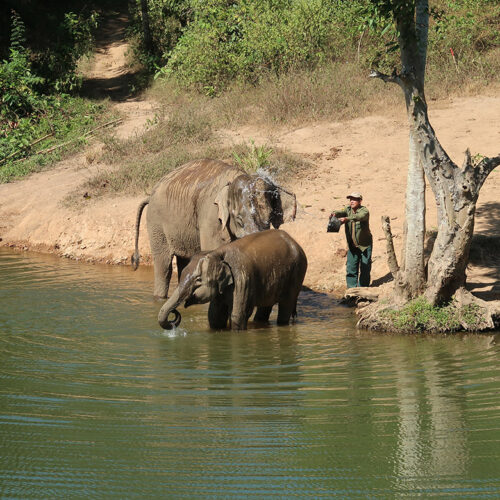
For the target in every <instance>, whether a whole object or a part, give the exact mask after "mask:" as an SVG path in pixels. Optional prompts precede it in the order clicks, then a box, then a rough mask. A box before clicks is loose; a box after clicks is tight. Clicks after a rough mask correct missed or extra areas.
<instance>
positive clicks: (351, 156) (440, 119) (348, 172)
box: [0, 29, 500, 298]
mask: <svg viewBox="0 0 500 500" xmlns="http://www.w3.org/2000/svg"><path fill="white" fill-rule="evenodd" d="M109 33H110V37H111V38H110V39H109V40H108V41H107V42H106V40H103V41H101V45H100V47H99V50H98V53H97V55H96V58H95V61H94V66H93V67H92V68H91V70H90V73H89V82H87V90H88V92H89V93H90V94H91V93H92V92H98V91H102V89H103V88H105V87H103V86H104V85H108V87H107V92H108V95H111V96H112V99H114V100H115V101H116V103H115V106H117V107H119V109H120V110H121V111H122V112H123V113H124V115H125V116H126V118H125V120H124V123H123V125H122V126H121V127H120V128H118V129H117V130H116V133H117V135H118V136H119V137H127V136H129V135H130V134H135V133H138V131H140V130H141V129H142V128H143V127H144V124H145V123H146V120H147V119H148V118H150V117H152V115H153V113H154V104H153V103H150V102H145V101H141V100H140V99H128V98H126V95H127V92H125V90H124V87H123V86H124V85H126V84H127V82H128V78H129V77H128V71H129V70H128V68H127V66H126V63H125V58H124V53H125V50H126V45H125V44H124V42H123V41H121V38H120V37H119V36H118V37H117V36H116V30H115V31H113V29H110V31H109ZM99 82H100V84H99ZM120 85H121V86H120ZM99 89H101V90H99ZM394 91H395V92H397V91H398V89H397V88H395V89H394ZM402 106H403V105H402ZM499 109H500V91H498V89H497V90H496V91H491V92H490V94H489V95H483V96H478V97H469V98H460V99H450V100H448V101H444V102H431V105H430V119H431V122H432V124H433V126H434V128H435V130H436V132H437V134H438V137H439V139H440V140H441V142H442V144H443V146H444V147H445V149H446V150H447V151H448V153H449V154H450V156H451V157H452V158H453V159H454V160H455V161H456V162H457V163H459V164H461V162H462V158H463V152H464V151H465V149H466V148H467V147H469V148H470V149H471V152H472V154H476V153H481V154H484V155H486V156H495V155H497V154H498V153H499V143H500V119H499V114H498V110H499ZM276 137H277V139H276ZM225 138H226V140H227V141H235V142H240V141H242V140H250V139H253V140H255V141H256V143H259V142H261V141H266V142H267V143H269V142H270V138H269V137H267V136H266V134H265V133H263V132H262V131H261V130H256V129H252V128H248V127H247V128H244V129H242V130H238V131H226V133H225ZM273 138H274V139H273V140H274V142H275V144H276V145H279V146H281V147H283V148H286V149H289V150H291V151H294V152H296V153H298V154H302V155H304V156H306V157H307V158H308V159H309V160H310V161H312V162H313V164H314V165H315V168H314V169H313V170H311V171H310V172H306V173H303V174H302V175H301V176H300V178H296V179H294V180H291V181H290V183H289V185H288V187H290V188H292V189H293V190H294V191H295V193H296V194H297V199H298V201H299V204H300V209H299V212H298V217H297V220H296V221H295V222H293V223H289V224H286V225H285V226H283V229H285V230H287V231H288V232H290V234H292V236H293V237H295V238H296V239H297V241H298V242H299V243H300V244H301V245H302V246H303V247H304V249H305V252H306V254H307V256H308V260H309V269H308V273H307V275H306V280H305V285H307V286H309V287H311V288H313V289H316V290H324V291H330V292H331V291H336V292H340V291H341V290H342V288H343V287H344V263H345V259H344V257H343V256H344V251H345V237H344V235H343V232H341V233H339V234H331V233H326V224H327V219H328V214H329V213H330V211H331V210H332V209H335V208H340V207H341V206H343V204H344V202H345V196H346V194H347V193H348V192H350V191H352V190H358V191H361V192H362V194H363V196H364V203H365V204H366V205H367V206H368V208H369V209H370V212H371V226H372V231H373V233H374V263H373V273H372V279H373V280H374V281H375V283H378V282H380V281H383V280H384V279H385V278H386V277H387V273H388V268H387V265H386V258H385V243H384V241H383V233H382V230H381V228H380V217H381V216H382V215H385V214H388V215H390V216H391V219H392V227H393V232H394V234H395V237H396V239H395V242H396V245H399V244H400V242H401V234H402V229H403V223H404V191H405V185H406V165H407V162H408V152H407V151H408V131H407V126H406V118H405V113H404V109H403V107H401V109H400V110H394V112H393V113H388V114H387V116H370V117H366V118H361V119H357V120H353V121H350V122H345V123H336V122H322V123H315V124H313V125H309V126H307V127H303V128H299V129H296V130H281V131H279V132H277V131H273ZM93 147H98V145H94V146H93ZM90 156H91V155H88V154H86V153H82V154H78V155H76V156H75V157H73V158H71V159H69V160H66V161H63V162H61V163H60V164H59V165H58V166H57V168H55V169H53V170H50V171H46V172H42V173H39V174H35V175H32V176H31V177H29V178H28V179H25V180H22V181H19V182H16V183H12V184H5V185H0V238H1V239H2V241H1V243H0V244H3V245H9V246H13V247H18V248H21V249H24V250H38V251H49V252H57V253H59V254H60V255H62V256H66V257H69V258H74V259H78V260H85V261H89V262H95V261H100V262H107V263H115V264H116V263H126V262H128V261H129V258H130V255H131V253H132V251H133V237H134V221H135V215H136V209H137V205H138V204H139V202H140V201H141V199H142V197H119V198H107V199H102V200H93V199H90V200H84V199H83V194H84V191H83V190H81V195H82V202H81V203H80V204H79V206H80V208H66V207H65V206H64V205H63V203H62V201H63V199H64V198H65V197H66V196H67V195H68V194H69V193H70V192H73V191H74V190H75V189H78V187H79V186H80V185H81V183H82V182H83V181H84V180H85V179H86V178H88V177H89V176H91V175H93V174H94V172H96V171H97V170H98V169H102V168H107V167H106V166H105V165H102V164H101V165H95V164H94V163H89V162H88V158H90ZM499 192H500V171H497V172H493V173H492V174H491V175H490V177H489V179H488V180H487V181H486V184H485V185H484V187H483V189H482V191H481V195H480V199H479V203H478V215H477V223H476V233H479V234H487V235H496V236H500V223H499V222H498V221H499V217H498V216H499V215H500V201H499V199H498V195H499ZM428 200H429V203H428V205H429V207H428V213H427V224H428V227H429V228H432V227H435V226H436V210H435V206H434V201H433V200H434V198H433V196H432V193H430V192H429V195H428ZM140 249H141V254H142V255H143V256H145V257H146V259H145V260H146V261H147V260H148V259H147V257H148V255H149V244H148V241H147V237H146V227H145V222H144V223H143V226H142V230H141V239H140ZM397 250H398V249H397ZM143 262H144V260H143ZM497 265H498V262H497V263H496V264H495V262H493V263H492V264H491V265H489V266H486V267H472V268H471V270H470V271H469V281H470V282H472V283H473V287H476V288H477V289H478V290H479V291H482V292H484V291H489V292H491V291H494V292H498V291H499V281H500V279H499V274H498V267H496V266H497ZM497 295H498V294H497ZM497 298H500V297H497Z"/></svg>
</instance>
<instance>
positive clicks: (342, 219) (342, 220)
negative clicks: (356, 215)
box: [339, 217, 347, 224]
mask: <svg viewBox="0 0 500 500" xmlns="http://www.w3.org/2000/svg"><path fill="white" fill-rule="evenodd" d="M339 221H340V222H342V224H345V223H346V222H347V217H341V218H340V219H339Z"/></svg>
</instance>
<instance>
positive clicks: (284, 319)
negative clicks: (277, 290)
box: [278, 290, 300, 325]
mask: <svg viewBox="0 0 500 500" xmlns="http://www.w3.org/2000/svg"><path fill="white" fill-rule="evenodd" d="M299 292H300V290H298V291H297V292H295V291H293V292H290V293H288V294H287V296H285V297H282V299H281V300H280V301H279V303H278V325H288V324H289V323H290V317H291V316H292V314H293V315H295V314H296V309H297V299H298V297H299Z"/></svg>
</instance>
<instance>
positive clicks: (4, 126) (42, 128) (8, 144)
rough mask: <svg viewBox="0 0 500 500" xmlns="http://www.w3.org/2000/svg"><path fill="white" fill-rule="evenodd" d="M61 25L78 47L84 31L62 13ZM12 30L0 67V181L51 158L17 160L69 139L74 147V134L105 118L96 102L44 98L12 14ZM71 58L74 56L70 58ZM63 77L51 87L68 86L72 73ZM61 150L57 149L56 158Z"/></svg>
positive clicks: (18, 21) (21, 29)
mask: <svg viewBox="0 0 500 500" xmlns="http://www.w3.org/2000/svg"><path fill="white" fill-rule="evenodd" d="M65 22H66V23H67V26H68V30H69V31H70V32H72V33H73V34H74V35H75V38H74V39H73V42H75V44H76V45H78V43H77V41H78V38H85V37H86V36H87V35H88V32H87V31H86V30H85V29H83V30H81V24H80V23H79V21H78V19H77V18H76V17H75V16H72V15H66V16H65ZM11 26H12V33H11V46H10V50H9V52H10V55H9V59H8V60H7V61H3V62H2V63H0V182H7V181H9V180H12V179H14V178H16V177H20V176H22V175H25V174H27V173H29V172H32V171H35V170H38V169H39V168H40V167H42V166H43V165H44V164H46V163H47V162H49V161H50V160H51V159H53V157H54V156H55V155H54V154H53V155H44V156H37V157H35V158H33V159H32V160H30V161H23V162H22V163H21V162H19V160H20V159H24V158H26V157H27V156H30V155H31V154H34V153H36V152H38V151H40V150H43V149H44V148H48V147H49V146H51V145H54V144H55V143H57V142H64V141H67V140H68V139H71V140H72V147H74V145H75V144H76V143H78V141H77V140H75V139H76V137H78V135H81V134H84V133H85V131H87V130H88V128H89V127H91V126H93V125H94V124H95V123H96V122H97V121H98V120H99V119H103V118H104V115H102V106H101V105H99V104H95V103H91V102H85V101H84V100H83V99H79V98H74V97H70V96H69V95H66V94H52V95H47V94H43V93H42V92H41V88H42V87H43V85H44V83H45V79H44V78H42V77H41V76H39V75H37V74H36V73H35V72H34V70H33V62H32V59H33V57H32V54H31V53H30V52H29V50H28V49H27V48H26V45H25V44H26V36H25V26H24V23H23V21H22V20H21V18H20V16H19V15H18V14H17V13H15V12H13V14H12V22H11ZM87 43H88V42H86V41H81V43H80V49H78V50H80V51H83V50H87V48H86V47H87V45H86V44H87ZM61 50H62V49H61ZM74 57H76V56H75V55H74V54H73V55H72V56H71V58H74ZM73 63H74V61H73V62H71V63H68V64H69V65H67V66H66V70H68V68H70V67H71V68H73ZM62 74H64V75H65V76H64V78H63V79H59V80H55V82H56V83H55V87H56V88H63V87H71V86H72V83H71V82H72V81H73V79H74V78H73V76H72V75H73V73H72V72H71V71H66V72H63V73H62ZM99 114H101V117H98V115H99ZM75 136H76V137H75ZM67 149H69V148H68V147H67V148H66V150H67ZM63 150H64V148H60V149H59V148H58V153H57V154H59V153H60V152H62V151H63Z"/></svg>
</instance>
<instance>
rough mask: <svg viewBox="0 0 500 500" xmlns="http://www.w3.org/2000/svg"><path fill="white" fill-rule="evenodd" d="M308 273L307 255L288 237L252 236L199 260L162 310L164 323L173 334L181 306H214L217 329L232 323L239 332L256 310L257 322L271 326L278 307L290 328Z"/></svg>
mask: <svg viewBox="0 0 500 500" xmlns="http://www.w3.org/2000/svg"><path fill="white" fill-rule="evenodd" d="M306 270H307V258H306V255H305V253H304V251H303V250H302V248H301V247H300V245H299V244H298V243H297V242H296V241H295V240H294V239H293V238H292V237H291V236H290V235H289V234H288V233H286V232H285V231H281V230H278V231H276V230H274V229H270V230H268V231H262V232H258V233H254V234H250V235H248V236H245V237H243V238H241V239H239V240H236V241H233V242H231V243H227V244H225V245H222V246H221V247H219V248H217V249H216V250H213V251H211V252H203V253H200V254H197V255H195V256H194V257H193V258H192V259H191V261H190V262H189V264H188V265H187V266H186V267H185V268H184V270H183V271H182V273H181V277H180V280H179V286H178V287H177V289H176V290H175V292H174V293H173V295H172V297H170V299H169V300H167V302H165V304H164V305H163V307H162V308H161V310H160V312H159V314H158V322H159V323H160V326H161V327H162V328H164V329H167V330H169V329H172V328H173V327H174V326H178V325H179V324H180V321H181V315H180V313H179V312H178V311H177V307H178V306H179V305H180V304H181V303H183V302H184V306H185V307H189V306H190V305H192V304H204V303H206V302H210V306H209V308H208V322H209V325H210V327H211V328H214V329H221V328H225V327H226V326H227V322H228V319H229V320H230V325H231V328H232V329H233V330H245V329H246V328H247V322H248V319H249V318H250V316H251V315H252V312H253V310H254V308H255V307H257V312H256V313H255V317H254V321H268V319H269V315H270V314H271V310H272V308H273V305H274V304H278V324H280V325H287V324H288V323H289V321H290V317H291V316H292V315H294V316H295V315H296V307H297V297H298V296H299V292H300V289H301V288H302V282H303V281H304V276H305V274H306ZM171 313H173V314H174V319H173V320H172V321H171V320H169V319H168V317H169V315H170V314H171Z"/></svg>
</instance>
